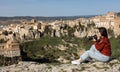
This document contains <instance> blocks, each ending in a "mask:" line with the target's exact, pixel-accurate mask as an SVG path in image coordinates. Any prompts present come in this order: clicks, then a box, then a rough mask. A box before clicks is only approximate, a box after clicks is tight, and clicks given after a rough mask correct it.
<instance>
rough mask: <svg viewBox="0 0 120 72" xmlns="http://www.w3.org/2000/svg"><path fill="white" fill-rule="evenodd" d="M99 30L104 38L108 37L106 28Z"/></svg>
mask: <svg viewBox="0 0 120 72" xmlns="http://www.w3.org/2000/svg"><path fill="white" fill-rule="evenodd" d="M98 30H99V32H100V33H101V35H102V36H105V37H108V34H107V30H106V28H104V27H99V28H98Z"/></svg>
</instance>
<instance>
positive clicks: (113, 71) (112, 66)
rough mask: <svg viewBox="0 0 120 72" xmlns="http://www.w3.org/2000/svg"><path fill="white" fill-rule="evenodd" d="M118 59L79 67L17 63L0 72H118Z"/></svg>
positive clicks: (119, 62) (68, 64) (2, 68)
mask: <svg viewBox="0 0 120 72" xmlns="http://www.w3.org/2000/svg"><path fill="white" fill-rule="evenodd" d="M119 71H120V59H114V60H111V61H110V62H109V63H102V62H92V63H91V62H89V63H83V64H80V65H72V64H70V63H67V64H55V63H53V64H39V63H35V62H19V63H18V64H14V65H11V66H6V67H0V72H119Z"/></svg>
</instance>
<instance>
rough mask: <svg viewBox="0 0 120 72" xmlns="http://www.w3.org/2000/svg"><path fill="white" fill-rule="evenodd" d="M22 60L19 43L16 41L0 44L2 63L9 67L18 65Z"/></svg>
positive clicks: (0, 61) (0, 59)
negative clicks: (14, 64)
mask: <svg viewBox="0 0 120 72" xmlns="http://www.w3.org/2000/svg"><path fill="white" fill-rule="evenodd" d="M20 59H21V55H20V48H19V43H18V42H17V41H16V40H9V41H8V42H7V43H2V44H0V63H2V64H3V65H9V64H13V63H17V62H18V61H19V60H20Z"/></svg>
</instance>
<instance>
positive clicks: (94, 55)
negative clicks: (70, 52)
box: [80, 45, 110, 62]
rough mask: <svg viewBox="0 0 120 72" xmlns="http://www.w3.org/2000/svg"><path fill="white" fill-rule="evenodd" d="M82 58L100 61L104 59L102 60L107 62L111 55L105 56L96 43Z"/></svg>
mask: <svg viewBox="0 0 120 72" xmlns="http://www.w3.org/2000/svg"><path fill="white" fill-rule="evenodd" d="M80 58H81V59H82V60H89V59H90V58H92V59H95V60H98V61H102V62H106V61H108V60H109V59H110V57H109V56H105V55H103V54H102V53H100V52H99V51H98V50H97V49H96V48H95V45H92V46H91V48H90V50H88V51H86V52H85V53H83V54H82V55H81V56H80Z"/></svg>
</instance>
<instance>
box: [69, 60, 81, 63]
mask: <svg viewBox="0 0 120 72" xmlns="http://www.w3.org/2000/svg"><path fill="white" fill-rule="evenodd" d="M71 63H72V64H80V61H79V60H74V61H71Z"/></svg>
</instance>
